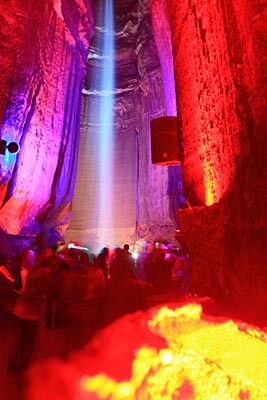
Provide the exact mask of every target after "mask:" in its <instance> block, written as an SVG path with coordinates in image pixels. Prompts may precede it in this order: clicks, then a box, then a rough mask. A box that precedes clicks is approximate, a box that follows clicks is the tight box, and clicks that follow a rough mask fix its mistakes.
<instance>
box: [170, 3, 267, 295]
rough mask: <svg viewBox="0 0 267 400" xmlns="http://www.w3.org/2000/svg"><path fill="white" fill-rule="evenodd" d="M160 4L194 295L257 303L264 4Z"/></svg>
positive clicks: (262, 204)
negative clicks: (173, 89) (169, 47)
mask: <svg viewBox="0 0 267 400" xmlns="http://www.w3.org/2000/svg"><path fill="white" fill-rule="evenodd" d="M168 5H169V13H170V20H171V27H172V42H173V51H174V58H175V75H176V82H177V90H178V104H179V108H180V111H181V117H182V122H183V133H184V151H185V155H184V165H183V180H184V191H185V197H186V198H187V200H188V202H189V204H191V206H192V208H191V209H188V210H183V211H180V212H179V218H180V221H181V227H182V230H183V232H184V235H185V237H186V241H187V242H188V247H189V253H190V259H191V267H192V274H193V278H194V279H193V281H194V282H193V286H194V285H195V286H196V288H198V289H199V288H200V286H203V288H204V287H206V289H207V287H209V290H210V291H213V292H216V291H218V293H217V294H218V295H228V296H233V297H235V299H236V301H237V302H238V301H242V299H244V298H247V299H251V300H252V299H253V300H254V301H258V302H262V301H263V300H265V301H266V286H267V273H266V267H265V266H266V262H267V254H266V249H265V247H266V246H265V244H264V243H265V242H266V234H267V231H266V222H267V215H266V199H267V196H266V177H267V167H266V143H267V142H266V129H267V126H266V125H267V124H266V4H263V3H262V4H260V3H259V2H256V1H253V2H250V3H247V2H244V1H243V0H240V1H233V2H232V1H226V2H220V1H219V2H213V1H212V2H189V3H188V2H180V3H179V7H177V2H176V1H171V0H170V1H168ZM264 43H265V45H264ZM205 205H206V206H207V205H209V207H206V206H205ZM196 206H198V207H196ZM200 206H201V207H200ZM199 207H200V208H199ZM256 298H257V299H256Z"/></svg>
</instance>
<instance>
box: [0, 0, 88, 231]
mask: <svg viewBox="0 0 267 400" xmlns="http://www.w3.org/2000/svg"><path fill="white" fill-rule="evenodd" d="M92 29H93V20H92V10H91V7H90V2H88V1H83V0H80V1H74V0H73V1H56V0H55V1H45V0H44V1H38V2H35V1H30V0H29V1H25V2H20V1H6V2H4V3H3V2H1V28H0V35H1V65H0V68H1V70H0V77H1V78H0V79H1V93H0V116H1V120H2V123H1V138H4V139H6V140H7V141H11V140H13V141H16V142H18V143H19V144H20V147H21V150H20V152H19V153H18V155H17V156H16V157H14V156H13V157H11V156H10V155H9V154H6V155H5V156H1V183H2V184H1V191H0V195H1V198H0V200H1V210H0V227H1V229H2V230H3V232H6V233H8V234H27V235H34V234H37V233H39V232H40V230H44V231H45V233H46V236H48V237H49V236H54V237H57V236H60V235H61V231H62V227H64V226H65V225H66V224H68V222H69V218H70V214H69V205H70V202H71V199H72V196H73V188H74V183H75V175H76V172H75V171H76V163H77V155H78V153H77V149H78V135H79V114H80V100H81V87H82V82H83V77H84V72H85V68H84V66H85V60H86V54H87V51H88V46H89V43H88V41H89V37H90V36H91V35H92ZM2 54H3V56H4V58H2Z"/></svg>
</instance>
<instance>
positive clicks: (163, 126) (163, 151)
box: [150, 117, 181, 166]
mask: <svg viewBox="0 0 267 400" xmlns="http://www.w3.org/2000/svg"><path fill="white" fill-rule="evenodd" d="M150 128H151V155H152V164H156V165H167V166H168V165H177V164H181V145H180V141H181V134H180V125H179V121H178V118H177V117H160V118H155V119H152V120H151V121H150Z"/></svg>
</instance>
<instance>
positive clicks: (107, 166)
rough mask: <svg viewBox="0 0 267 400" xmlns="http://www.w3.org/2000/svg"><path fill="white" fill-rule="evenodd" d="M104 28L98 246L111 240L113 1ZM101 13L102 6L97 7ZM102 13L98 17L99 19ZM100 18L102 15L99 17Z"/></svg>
mask: <svg viewBox="0 0 267 400" xmlns="http://www.w3.org/2000/svg"><path fill="white" fill-rule="evenodd" d="M104 10H105V13H104V31H103V36H102V37H103V43H102V46H101V44H100V46H101V47H102V51H103V55H102V63H103V64H102V68H101V70H102V75H101V77H100V93H101V95H100V114H99V166H98V170H99V188H98V199H99V205H98V207H99V220H98V240H99V244H100V246H103V244H105V243H112V242H113V238H112V231H113V229H112V199H113V195H112V190H113V152H114V146H113V133H114V121H113V105H114V10H113V0H104ZM99 12H100V13H102V7H99ZM101 17H102V16H100V18H101ZM102 18H103V17H102Z"/></svg>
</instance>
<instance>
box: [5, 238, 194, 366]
mask: <svg viewBox="0 0 267 400" xmlns="http://www.w3.org/2000/svg"><path fill="white" fill-rule="evenodd" d="M188 292H189V265H188V257H187V255H186V254H185V252H184V251H183V250H182V249H181V248H180V247H179V246H174V245H172V244H171V243H163V242H161V243H160V242H156V241H155V242H154V243H150V242H144V244H143V248H142V250H141V251H139V252H138V253H132V252H131V251H130V247H129V245H128V244H125V245H124V246H122V247H118V248H115V249H113V250H111V249H110V248H108V247H104V248H103V249H102V250H101V251H100V252H99V254H97V255H94V254H93V253H92V252H90V251H89V250H88V249H87V248H85V247H82V246H79V245H74V244H68V245H67V244H65V243H57V244H56V245H53V246H51V247H49V248H46V249H41V248H40V246H38V243H35V244H33V245H32V246H31V247H30V248H29V249H27V250H25V251H24V253H23V254H22V256H21V258H20V257H17V258H16V259H14V260H13V263H11V264H5V262H4V260H2V263H1V267H0V309H1V307H5V304H9V305H10V304H11V307H10V312H12V314H13V316H14V321H15V330H14V331H15V332H14V338H13V341H12V344H11V346H10V351H9V357H8V371H9V372H10V373H17V372H20V371H23V370H24V369H25V368H26V367H27V366H28V365H29V363H30V361H31V356H32V353H33V349H34V345H35V342H36V337H37V334H38V329H39V326H40V322H43V323H44V326H45V329H47V330H54V331H56V332H57V333H58V337H59V341H60V342H61V343H62V344H64V346H63V347H64V353H65V354H64V355H68V354H69V352H71V351H73V350H75V349H78V348H81V347H82V346H83V345H84V344H85V343H86V342H87V341H88V340H89V339H90V338H91V337H92V336H93V335H94V334H95V333H96V332H97V330H98V329H100V328H102V327H104V326H105V325H107V324H110V323H112V322H113V321H114V320H116V319H117V318H119V317H121V316H122V315H124V314H127V313H132V312H135V311H137V310H145V309H147V308H148V307H150V306H151V305H154V304H158V303H161V302H168V301H178V300H180V299H181V298H184V297H185V296H187V295H188Z"/></svg>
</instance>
